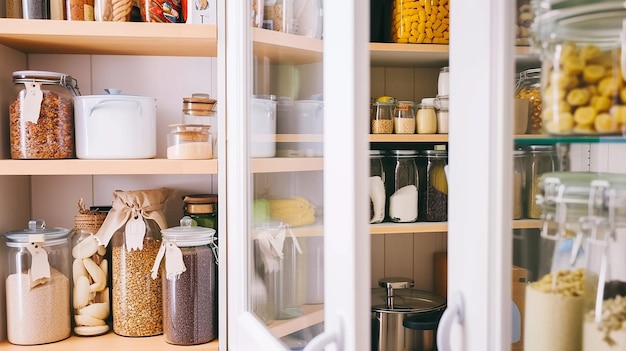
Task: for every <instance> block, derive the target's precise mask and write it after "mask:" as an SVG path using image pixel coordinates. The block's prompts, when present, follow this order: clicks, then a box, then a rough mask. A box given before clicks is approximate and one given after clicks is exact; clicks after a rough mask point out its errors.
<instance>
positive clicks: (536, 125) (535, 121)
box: [515, 68, 543, 134]
mask: <svg viewBox="0 0 626 351" xmlns="http://www.w3.org/2000/svg"><path fill="white" fill-rule="evenodd" d="M515 98H516V99H524V100H528V102H529V103H530V106H529V108H530V111H529V115H530V126H528V127H527V130H528V131H529V133H530V134H539V133H541V131H542V126H543V122H542V117H541V111H542V104H541V68H532V69H527V70H525V71H523V72H521V73H520V74H519V79H518V80H517V83H516V86H515Z"/></svg>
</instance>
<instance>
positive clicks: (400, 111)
mask: <svg viewBox="0 0 626 351" xmlns="http://www.w3.org/2000/svg"><path fill="white" fill-rule="evenodd" d="M414 105H415V104H414V103H413V101H398V103H397V104H396V106H395V107H394V111H393V131H394V133H396V134H413V133H415V108H414Z"/></svg>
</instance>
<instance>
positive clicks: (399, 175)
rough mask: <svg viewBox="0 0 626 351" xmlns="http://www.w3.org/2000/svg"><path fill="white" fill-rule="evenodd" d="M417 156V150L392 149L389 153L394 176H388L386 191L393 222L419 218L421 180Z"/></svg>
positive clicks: (413, 220)
mask: <svg viewBox="0 0 626 351" xmlns="http://www.w3.org/2000/svg"><path fill="white" fill-rule="evenodd" d="M416 158H417V151H415V150H391V152H390V153H389V159H390V163H391V167H390V168H391V169H393V177H388V178H387V179H388V180H387V183H388V185H387V186H386V189H387V191H386V192H387V196H388V199H389V201H388V202H389V211H388V214H389V218H390V219H391V221H392V222H399V223H406V222H415V221H416V220H417V213H418V212H417V209H418V198H417V197H418V186H419V182H418V171H417V164H416Z"/></svg>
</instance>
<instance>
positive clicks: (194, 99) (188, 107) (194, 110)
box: [183, 93, 217, 116]
mask: <svg viewBox="0 0 626 351" xmlns="http://www.w3.org/2000/svg"><path fill="white" fill-rule="evenodd" d="M216 102H217V101H216V100H215V99H211V98H210V97H209V94H203V93H194V94H191V97H190V98H183V113H185V114H186V115H192V116H211V115H213V114H214V113H215V111H214V110H213V107H214V106H215V103H216Z"/></svg>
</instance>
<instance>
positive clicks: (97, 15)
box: [74, 0, 136, 22]
mask: <svg viewBox="0 0 626 351" xmlns="http://www.w3.org/2000/svg"><path fill="white" fill-rule="evenodd" d="M74 1H76V0H74ZM83 1H90V2H91V4H90V5H91V6H92V8H91V11H92V13H91V19H87V18H88V16H89V14H88V13H87V12H85V15H84V18H85V21H93V20H96V21H101V22H102V21H107V22H130V21H131V19H130V17H131V12H132V9H133V6H136V5H135V3H134V2H133V1H132V0H116V1H113V0H83ZM83 6H84V8H85V10H88V4H87V3H85V4H84V5H83ZM76 16H78V17H80V14H79V13H77V14H76Z"/></svg>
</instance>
